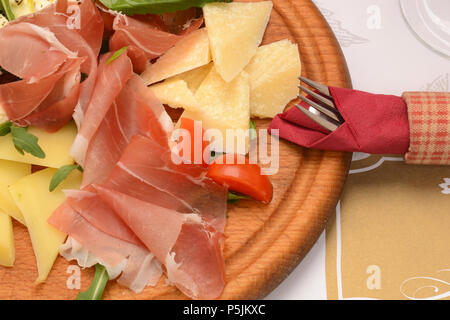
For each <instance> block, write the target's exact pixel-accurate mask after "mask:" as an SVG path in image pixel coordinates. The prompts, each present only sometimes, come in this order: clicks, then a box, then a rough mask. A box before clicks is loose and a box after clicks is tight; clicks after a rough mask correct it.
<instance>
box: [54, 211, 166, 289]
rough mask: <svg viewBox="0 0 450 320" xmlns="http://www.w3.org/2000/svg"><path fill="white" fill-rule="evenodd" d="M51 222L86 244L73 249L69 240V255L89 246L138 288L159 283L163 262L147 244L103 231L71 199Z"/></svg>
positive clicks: (129, 284)
mask: <svg viewBox="0 0 450 320" xmlns="http://www.w3.org/2000/svg"><path fill="white" fill-rule="evenodd" d="M48 222H49V223H50V224H51V225H53V226H54V227H56V228H57V229H59V230H61V231H63V232H65V233H67V234H69V235H70V237H71V238H73V239H75V240H76V242H77V243H79V244H80V245H81V246H82V249H80V248H78V250H72V249H73V245H71V244H68V245H67V246H66V247H65V248H63V250H64V252H63V253H64V254H65V256H66V257H67V258H69V259H71V258H72V259H77V257H78V258H79V257H80V252H79V250H82V251H84V252H85V254H86V250H87V252H88V253H89V254H92V255H94V256H95V257H96V258H98V259H99V262H101V263H102V264H105V265H106V266H108V267H109V268H108V269H111V267H116V268H118V269H119V270H121V271H122V274H121V277H120V278H119V279H118V282H119V283H122V284H123V285H126V286H127V287H130V288H131V289H133V290H134V291H136V292H140V291H142V289H143V288H145V286H147V285H155V284H156V283H157V281H158V279H159V277H160V276H161V273H162V270H161V268H160V264H159V263H158V262H157V261H156V260H155V259H154V255H153V254H152V253H150V252H149V251H148V250H147V249H146V248H144V247H142V246H136V245H134V244H131V243H129V242H126V241H122V240H120V239H117V238H114V237H111V236H109V235H107V234H105V233H103V232H101V231H100V230H98V229H96V228H95V227H93V226H92V225H91V224H90V223H89V222H88V221H87V220H85V219H84V218H83V217H82V216H80V215H79V214H78V213H77V212H76V211H75V210H73V209H72V208H71V207H70V206H69V205H68V204H67V202H64V203H63V204H62V205H61V206H60V207H58V209H57V210H56V211H55V212H54V213H53V214H52V216H51V217H50V218H49V220H48ZM75 249H76V248H75ZM80 260H81V259H80ZM82 265H83V263H82ZM116 272H117V269H116Z"/></svg>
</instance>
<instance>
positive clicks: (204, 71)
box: [172, 63, 214, 94]
mask: <svg viewBox="0 0 450 320" xmlns="http://www.w3.org/2000/svg"><path fill="white" fill-rule="evenodd" d="M213 66H214V64H213V63H209V64H207V65H205V66H202V67H200V68H196V69H194V70H190V71H186V72H183V73H182V74H179V75H177V76H175V77H173V78H172V79H177V80H183V81H184V82H186V84H187V86H188V88H189V90H191V91H192V92H193V93H194V94H195V93H196V92H197V90H198V88H199V87H200V85H201V84H202V82H203V80H205V78H206V76H207V75H208V74H209V72H210V71H211V68H212V67H213Z"/></svg>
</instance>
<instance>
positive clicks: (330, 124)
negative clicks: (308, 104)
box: [295, 104, 339, 131]
mask: <svg viewBox="0 0 450 320" xmlns="http://www.w3.org/2000/svg"><path fill="white" fill-rule="evenodd" d="M295 106H296V107H297V108H298V109H300V111H301V112H303V113H304V114H305V115H306V116H307V117H308V118H310V119H311V120H312V121H314V122H315V123H317V124H318V125H320V126H322V127H324V128H325V129H327V130H330V131H334V130H336V129H337V128H339V126H338V125H337V124H335V123H333V122H331V121H329V120H327V119H325V118H322V117H321V116H318V115H316V114H314V113H312V112H311V111H309V110H306V109H305V108H303V107H302V106H299V105H298V104H297V105H295Z"/></svg>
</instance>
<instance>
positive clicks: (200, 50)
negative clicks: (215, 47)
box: [141, 28, 211, 85]
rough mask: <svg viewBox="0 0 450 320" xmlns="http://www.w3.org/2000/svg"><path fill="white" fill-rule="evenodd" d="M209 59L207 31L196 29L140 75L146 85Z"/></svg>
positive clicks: (193, 67) (207, 61)
mask: <svg viewBox="0 0 450 320" xmlns="http://www.w3.org/2000/svg"><path fill="white" fill-rule="evenodd" d="M210 61H211V54H210V51H209V40H208V32H207V31H206V29H205V28H202V29H198V30H196V31H194V32H192V33H191V34H189V35H187V36H186V37H185V38H183V39H182V40H180V41H179V42H178V43H177V44H176V45H175V46H174V47H173V48H171V49H169V50H168V51H167V52H166V53H165V54H164V55H163V56H161V57H160V58H159V59H158V60H157V61H156V62H155V63H153V64H151V65H150V66H149V67H148V68H147V69H146V70H145V71H144V72H143V73H142V75H141V77H142V78H143V79H144V81H145V83H146V84H147V85H149V84H152V83H155V82H159V81H161V80H164V79H167V78H170V77H173V76H175V75H177V74H180V73H183V72H186V71H189V70H192V69H195V68H198V67H201V66H204V65H205V64H208V63H209V62H210Z"/></svg>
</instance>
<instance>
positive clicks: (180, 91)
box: [149, 78, 198, 109]
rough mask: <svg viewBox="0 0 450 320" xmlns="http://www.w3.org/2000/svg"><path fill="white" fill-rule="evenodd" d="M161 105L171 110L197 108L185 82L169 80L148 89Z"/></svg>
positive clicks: (195, 101)
mask: <svg viewBox="0 0 450 320" xmlns="http://www.w3.org/2000/svg"><path fill="white" fill-rule="evenodd" d="M149 90H152V91H153V93H154V94H155V95H156V97H157V98H158V99H159V101H161V102H162V103H163V104H167V105H169V106H170V107H172V108H175V109H176V108H183V109H193V108H198V102H197V99H196V98H195V96H194V94H193V93H192V91H191V90H189V88H188V86H187V84H186V82H185V81H184V80H181V79H175V78H171V79H168V80H166V81H164V82H161V83H157V84H154V85H152V86H150V87H149Z"/></svg>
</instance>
